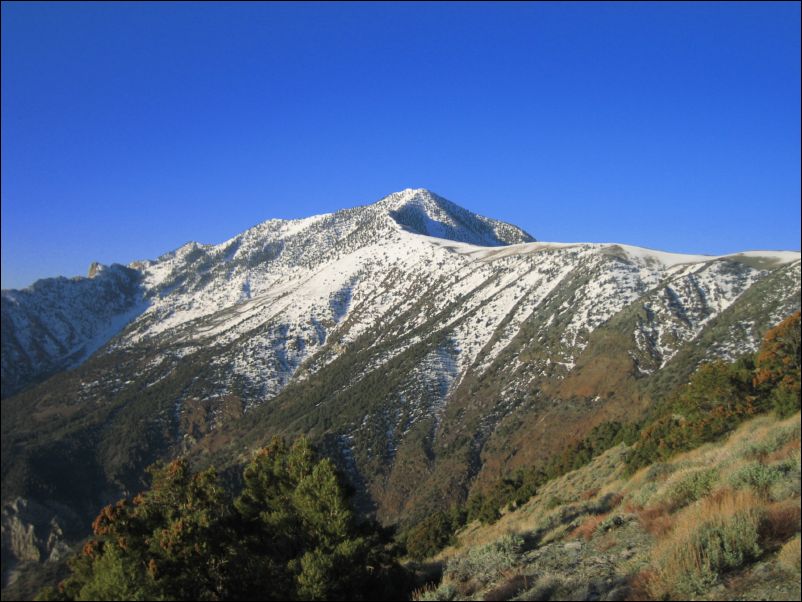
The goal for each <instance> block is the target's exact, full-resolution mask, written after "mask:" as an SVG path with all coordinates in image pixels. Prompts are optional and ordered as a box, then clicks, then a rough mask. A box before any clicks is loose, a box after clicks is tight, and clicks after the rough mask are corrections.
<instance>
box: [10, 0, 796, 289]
mask: <svg viewBox="0 0 802 602" xmlns="http://www.w3.org/2000/svg"><path fill="white" fill-rule="evenodd" d="M406 187H426V188H430V189H432V190H434V191H435V192H437V193H439V194H441V195H442V196H445V197H446V198H449V199H451V200H452V201H454V202H456V203H458V204H460V205H462V206H464V207H466V208H468V209H471V210H473V211H476V212H478V213H481V214H484V215H488V216H491V217H496V218H499V219H503V220H506V221H510V222H513V223H515V224H518V225H520V226H522V227H523V228H525V229H526V230H528V231H529V232H530V233H531V234H532V235H534V236H535V237H537V238H539V239H541V240H553V241H600V242H610V241H615V242H625V243H631V244H636V245H642V246H647V247H653V248H659V249H664V250H669V251H678V252H694V253H696V252H700V253H714V254H718V253H725V252H734V251H739V250H747V249H794V250H798V249H799V247H800V5H799V3H796V2H789V3H780V4H772V3H768V2H766V3H763V2H761V3H754V4H749V3H733V4H726V3H717V2H716V3H710V4H705V3H702V4H692V3H677V4H667V3H656V4H631V3H623V4H615V3H611V4H602V3H591V4H578V3H577V4H574V3H571V4H563V3H558V4H542V3H537V4H519V3H515V4H508V5H505V4H500V3H492V4H477V3H470V4H465V5H460V4H412V3H403V4H398V5H392V4H375V5H371V4H364V3H357V4H339V3H331V4H318V5H315V4H309V3H302V4H257V3H253V4H251V3H245V4H234V3H221V4H211V3H199V4H188V3H179V4H155V3H132V4H117V3H109V4H104V3H87V4H69V3H62V2H58V3H54V4H36V3H29V2H24V3H14V2H3V4H2V286H3V287H4V288H8V287H22V286H27V285H28V284H30V283H31V282H32V281H33V280H35V279H37V278H41V277H45V276H54V275H59V274H61V275H67V276H72V275H76V274H85V272H86V269H87V267H88V265H89V263H90V262H92V261H101V262H104V263H111V262H121V263H127V262H130V261H133V260H135V259H142V258H153V257H156V256H158V255H160V254H161V253H163V252H166V251H169V250H172V249H174V248H176V247H178V246H179V245H181V244H183V243H185V242H187V241H189V240H198V241H200V242H207V243H217V242H221V241H223V240H225V239H226V238H228V237H230V236H233V235H234V234H236V233H238V232H240V231H242V230H244V229H246V228H248V227H250V226H252V225H254V224H256V223H258V222H260V221H262V220H265V219H268V218H272V217H282V218H295V217H303V216H307V215H312V214H315V213H323V212H328V211H334V210H336V209H339V208H343V207H349V206H353V205H357V204H364V203H368V202H372V201H374V200H377V199H378V198H380V197H382V196H384V195H385V194H387V193H390V192H392V191H395V190H399V189H402V188H406Z"/></svg>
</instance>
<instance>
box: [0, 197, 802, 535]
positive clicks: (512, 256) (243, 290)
mask: <svg viewBox="0 0 802 602" xmlns="http://www.w3.org/2000/svg"><path fill="white" fill-rule="evenodd" d="M118 271H119V272H120V273H124V274H129V275H130V277H127V279H124V280H123V281H122V282H123V284H121V285H120V286H119V287H118V288H117V289H115V290H116V291H118V292H119V293H120V299H122V300H123V301H121V302H120V303H119V304H114V303H109V304H108V306H109V308H110V309H109V311H110V313H109V314H108V317H106V318H103V319H104V320H106V321H107V322H109V321H111V320H113V316H125V315H128V314H126V312H128V311H130V312H132V315H131V319H130V322H128V323H127V324H126V325H125V326H124V327H123V328H121V329H120V330H119V332H118V333H117V334H116V335H115V336H114V337H113V338H110V339H109V340H108V342H107V343H106V344H105V345H104V346H103V347H102V348H100V349H99V350H98V351H96V352H95V353H94V354H92V355H91V357H89V358H88V359H87V360H86V361H85V362H83V363H81V364H79V365H77V366H74V367H73V368H72V369H71V370H68V371H61V372H58V373H56V374H55V375H54V376H52V377H51V378H49V379H47V380H45V381H44V382H42V383H40V384H38V385H35V386H30V387H28V388H26V389H24V390H22V391H20V392H18V393H16V394H15V395H12V396H10V397H7V398H5V399H4V400H3V404H2V409H3V421H2V427H3V455H2V477H3V501H4V502H7V501H9V500H13V499H14V498H16V497H17V496H21V497H23V498H26V499H30V500H33V501H37V502H39V503H42V504H43V505H46V504H44V502H46V501H47V500H49V499H52V498H56V499H59V500H62V501H63V502H64V503H65V504H66V505H67V506H69V507H70V508H71V512H74V513H76V514H78V515H79V516H83V517H84V518H91V516H93V515H94V512H95V511H96V509H97V507H98V506H99V505H100V504H102V503H106V502H107V501H109V500H111V499H114V498H117V497H119V496H120V495H122V494H125V493H130V492H134V491H136V490H137V489H138V488H140V487H141V486H142V478H143V474H144V468H145V467H146V466H147V465H148V464H150V463H151V462H153V461H155V460H156V459H158V458H164V457H172V456H175V455H178V454H183V453H189V454H191V455H192V457H193V458H194V460H195V461H196V462H198V463H208V462H211V461H215V462H218V461H219V462H222V463H223V464H228V465H231V466H233V465H235V464H236V463H238V462H241V461H242V460H243V459H244V458H246V457H247V454H248V450H249V449H250V448H251V447H252V446H255V445H257V444H260V443H262V442H264V441H266V440H268V439H269V438H270V437H271V436H272V435H273V434H287V435H292V434H298V433H306V434H310V435H311V436H312V437H314V438H315V440H316V441H317V442H318V444H320V445H322V446H323V447H324V449H325V450H326V451H327V453H329V455H331V456H332V457H333V458H335V459H336V460H337V461H338V462H339V464H340V466H341V467H342V468H343V469H345V470H346V471H347V472H348V474H349V476H350V478H351V479H352V481H353V483H354V485H355V486H356V488H357V489H358V490H359V491H360V492H361V494H362V502H363V504H364V507H365V509H371V510H374V511H375V512H376V514H377V516H378V517H379V518H380V519H381V520H382V521H384V522H386V523H393V522H397V521H412V520H414V519H415V518H416V517H417V516H419V515H421V514H423V513H425V512H427V509H430V508H432V507H439V506H443V505H447V504H448V503H449V502H450V501H451V500H455V499H460V498H463V497H464V496H465V495H466V493H467V491H468V490H469V489H471V488H481V487H483V486H484V485H485V484H486V483H489V482H491V481H493V480H495V479H496V478H497V477H498V476H499V475H500V474H503V473H505V472H506V471H508V470H512V469H514V468H516V467H518V466H521V465H524V464H532V463H535V464H537V463H538V462H542V461H544V460H545V459H547V458H548V456H549V455H551V454H552V453H554V451H555V450H558V449H560V447H561V446H562V445H564V444H565V442H566V440H570V439H572V438H574V437H578V436H582V435H583V434H584V433H586V432H587V431H589V430H590V429H591V428H592V427H593V426H594V425H595V424H597V423H599V422H601V421H603V420H609V419H614V418H617V419H620V420H621V419H624V420H629V419H634V418H636V417H637V416H638V415H639V414H640V413H641V412H642V411H644V409H645V408H647V407H648V405H649V404H650V403H651V401H652V400H653V399H654V398H656V397H659V396H660V395H662V394H664V393H665V392H667V391H668V390H669V389H670V388H671V387H673V386H675V385H676V384H678V383H680V382H682V380H683V379H684V378H686V377H687V375H688V374H689V373H690V372H691V371H692V370H693V369H694V368H695V366H696V365H697V364H698V363H699V362H700V361H703V360H705V359H709V358H713V357H727V358H729V357H733V356H735V355H738V354H739V352H741V351H749V350H753V349H754V348H755V347H756V345H757V342H758V341H759V337H760V335H761V334H762V332H763V331H764V330H765V329H766V328H767V327H768V326H770V325H772V324H773V323H775V322H776V321H779V319H781V318H782V317H784V316H785V315H787V314H790V313H791V312H792V311H795V310H796V309H799V307H800V293H799V283H800V255H799V253H792V252H767V253H754V252H753V253H743V254H738V255H732V256H726V257H708V256H690V255H678V254H669V253H662V252H658V251H651V250H647V249H640V248H636V247H631V246H627V245H617V244H598V243H592V244H591V243H577V244H562V243H543V242H536V241H534V239H532V237H531V236H529V235H528V234H527V233H525V232H524V231H522V230H520V229H518V228H516V227H514V226H511V225H509V224H504V223H502V222H497V221H495V220H491V219H489V218H483V217H480V216H476V215H474V214H472V213H470V212H468V211H466V210H464V209H461V208H459V207H457V206H456V205H454V204H453V203H450V202H448V201H445V200H444V199H442V198H440V197H438V196H436V195H434V194H432V193H430V192H428V191H425V190H406V191H403V192H400V193H395V194H393V195H390V196H388V197H385V198H384V199H382V200H380V201H379V202H377V203H374V204H373V205H366V206H362V207H356V208H354V209H346V210H343V211H338V212H336V213H332V214H327V215H321V216H315V217H310V218H306V219H301V220H269V221H267V222H264V223H262V224H259V225H258V226H255V227H254V228H252V229H250V230H248V231H246V232H244V233H242V234H240V235H238V236H236V237H234V238H232V239H230V240H228V241H225V242H223V243H221V244H218V245H200V244H197V243H189V244H187V245H184V246H183V247H181V248H179V249H177V250H176V251H174V252H171V253H168V254H166V255H163V256H162V257H160V258H158V259H156V260H152V261H141V262H136V263H134V264H131V265H130V266H129V267H128V268H116V267H114V268H109V269H108V270H102V271H101V272H100V274H99V275H97V276H96V277H95V278H93V279H84V280H80V281H77V282H71V281H57V282H56V283H55V284H54V285H53V286H63V287H64V288H63V290H64V291H67V290H73V289H74V290H76V291H77V290H83V289H81V288H80V287H84V288H86V290H87V293H86V295H84V296H81V295H79V297H80V298H81V299H82V301H81V302H80V303H78V302H75V303H71V304H70V305H69V306H64V307H61V306H60V305H59V299H60V298H61V297H64V296H66V295H67V293H66V292H58V293H55V294H53V295H50V296H49V297H48V298H50V299H52V302H51V304H50V305H47V304H46V303H45V302H44V301H43V300H42V299H43V297H42V296H40V295H39V294H38V291H37V290H36V289H37V287H36V286H34V287H33V289H27V290H26V291H4V293H3V299H4V304H3V325H4V328H3V331H4V334H3V337H4V338H3V358H4V371H5V370H6V368H5V366H6V364H5V362H6V358H7V357H12V355H11V353H12V351H11V350H13V349H14V347H13V346H11V344H9V346H8V347H7V341H13V342H14V345H16V346H18V347H20V348H23V349H24V350H26V353H27V352H28V351H27V348H25V347H24V345H23V343H24V338H23V337H21V336H20V334H19V332H18V327H17V326H16V324H17V323H18V322H19V320H16V318H15V316H17V315H30V316H38V317H39V318H38V319H39V320H40V322H41V323H42V324H43V325H44V326H43V327H45V326H46V327H47V329H48V332H50V331H51V330H55V329H54V328H51V325H52V324H54V323H57V322H56V320H55V318H53V316H55V315H60V314H58V312H62V313H63V314H64V315H65V316H69V319H68V320H66V322H68V323H69V324H84V323H88V322H87V321H89V322H91V320H94V319H95V318H96V316H97V313H96V312H97V309H96V304H95V305H93V302H90V301H92V298H93V297H97V293H96V292H95V290H94V289H93V288H91V287H92V286H95V285H93V284H92V283H95V282H98V283H99V282H105V281H103V280H100V278H101V277H103V276H104V275H105V274H106V273H107V272H108V273H109V274H111V273H116V272H118ZM126 282H127V283H129V284H125V283H126ZM68 284H71V285H73V286H72V288H69V287H68ZM126 287H130V294H129V295H128V296H126V295H125V294H122V292H123V291H128V290H129V288H126ZM70 294H72V293H70ZM6 298H14V299H17V300H19V303H18V305H15V306H14V307H11V305H9V304H7V303H6ZM39 308H45V310H40V309H39ZM117 308H119V311H118V309H117ZM112 310H113V311H112ZM15 312H16V313H15ZM48 312H50V313H48ZM115 312H116V313H115ZM133 312H136V313H135V315H133ZM30 322H31V323H33V322H34V319H33V317H32V318H30ZM7 323H8V324H10V327H9V329H8V333H7V332H6V327H5V326H6V324H7ZM92 323H94V322H92ZM98 323H100V321H98ZM104 323H105V322H104ZM74 330H75V332H76V333H77V334H75V335H74V336H73V337H72V338H71V339H69V340H70V341H72V342H71V343H70V345H72V346H71V347H69V349H73V348H77V347H79V346H80V347H82V348H83V349H87V347H86V345H87V344H88V342H89V341H90V340H92V339H93V338H96V337H97V336H98V333H99V332H100V331H101V330H102V328H100V327H99V326H93V327H92V328H86V329H79V328H77V327H76V328H74ZM104 332H107V331H104ZM65 340H67V339H65ZM20 341H22V342H20ZM64 347H65V348H66V347H68V346H67V345H66V344H65V345H64ZM47 351H48V349H46V348H45V349H44V351H43V355H44V356H45V357H47V358H50V359H49V360H48V361H52V362H54V363H53V364H51V365H52V366H54V367H51V368H49V369H48V370H43V371H40V372H39V373H38V374H35V372H36V369H35V368H31V369H30V370H29V371H28V373H27V374H28V376H26V378H28V379H30V380H35V379H36V378H40V379H41V378H42V377H43V376H44V375H45V374H47V373H48V371H49V370H57V369H58V368H59V367H66V365H67V364H66V363H61V364H59V363H58V362H62V361H63V362H66V360H62V359H60V358H62V355H59V354H58V353H54V354H53V355H52V356H47V355H46V352H47ZM70 357H73V356H70ZM71 361H74V360H71ZM43 365H44V363H43ZM8 366H9V370H10V371H12V370H13V369H15V368H16V366H17V364H16V363H15V362H9V363H8ZM9 374H11V372H9ZM31 374H33V376H31ZM3 378H4V383H5V380H6V372H4V375H3ZM14 378H16V377H15V376H13V375H12V376H9V379H10V380H9V382H24V381H25V379H22V380H16V381H15V380H14ZM20 386H21V385H20Z"/></svg>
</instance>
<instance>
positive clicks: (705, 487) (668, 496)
mask: <svg viewBox="0 0 802 602" xmlns="http://www.w3.org/2000/svg"><path fill="white" fill-rule="evenodd" d="M717 479H718V470H717V469H715V468H709V469H702V470H696V471H694V472H691V473H688V474H687V475H685V476H683V477H682V478H681V479H679V480H677V481H676V482H675V483H673V484H672V485H671V486H670V487H669V488H668V491H666V493H665V500H666V502H668V504H669V506H671V507H672V508H675V509H676V508H682V507H683V506H687V505H688V504H690V503H692V502H695V501H696V500H699V499H702V498H703V497H705V496H706V495H708V494H709V493H710V492H711V491H712V490H713V485H715V483H716V480H717Z"/></svg>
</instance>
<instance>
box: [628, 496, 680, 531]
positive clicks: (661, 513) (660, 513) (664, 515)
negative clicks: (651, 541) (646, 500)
mask: <svg viewBox="0 0 802 602" xmlns="http://www.w3.org/2000/svg"><path fill="white" fill-rule="evenodd" d="M635 514H636V516H637V517H638V521H640V524H641V526H642V527H643V528H644V530H646V531H647V532H648V533H649V534H650V535H651V536H652V537H656V538H660V537H663V536H664V535H665V534H666V533H668V532H669V531H671V528H672V527H673V526H674V517H673V516H671V512H669V510H668V508H667V507H666V506H663V505H662V504H657V505H654V506H649V507H648V508H643V509H641V510H638V511H637V512H636V513H635Z"/></svg>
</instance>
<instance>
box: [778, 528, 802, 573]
mask: <svg viewBox="0 0 802 602" xmlns="http://www.w3.org/2000/svg"><path fill="white" fill-rule="evenodd" d="M800 545H802V541H800V538H799V535H797V536H796V537H794V538H793V539H791V540H789V541H788V542H787V543H786V544H785V545H784V546H783V547H782V549H781V550H780V553H779V554H777V562H778V563H779V565H780V567H781V568H783V569H784V570H786V571H788V572H789V573H796V574H797V575H799V574H800V572H802V558H800V555H801V554H802V551H800Z"/></svg>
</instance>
